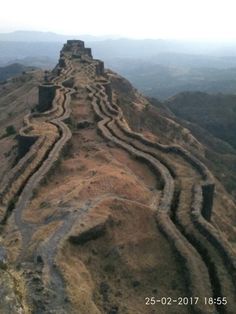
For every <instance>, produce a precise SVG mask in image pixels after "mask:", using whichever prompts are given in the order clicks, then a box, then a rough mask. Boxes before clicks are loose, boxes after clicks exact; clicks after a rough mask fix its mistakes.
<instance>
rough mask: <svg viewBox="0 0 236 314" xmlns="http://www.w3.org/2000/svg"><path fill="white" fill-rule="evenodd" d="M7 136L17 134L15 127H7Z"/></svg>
mask: <svg viewBox="0 0 236 314" xmlns="http://www.w3.org/2000/svg"><path fill="white" fill-rule="evenodd" d="M5 131H6V135H7V136H10V135H13V134H16V129H15V127H14V126H13V125H8V126H7V127H6V130H5Z"/></svg>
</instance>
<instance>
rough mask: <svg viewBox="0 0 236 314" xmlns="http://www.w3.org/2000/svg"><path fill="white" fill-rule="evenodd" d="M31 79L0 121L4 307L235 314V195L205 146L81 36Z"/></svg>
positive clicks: (0, 308) (81, 313)
mask: <svg viewBox="0 0 236 314" xmlns="http://www.w3.org/2000/svg"><path fill="white" fill-rule="evenodd" d="M40 79H41V82H40V86H39V98H38V102H37V104H36V103H35V98H34V97H35V89H34V88H35V87H36V85H37V84H38V83H39V82H38V80H40ZM29 82H30V83H31V84H32V85H33V86H34V87H32V88H33V90H31V92H32V96H31V97H32V98H30V99H29V101H27V102H26V103H22V104H21V107H20V105H19V106H17V110H15V108H14V107H13V105H12V107H11V110H10V109H9V110H10V111H9V112H10V113H11V112H13V113H14V118H12V119H10V116H9V117H7V118H4V119H5V120H4V119H3V121H4V122H3V127H2V134H3V137H2V138H1V144H2V147H4V149H5V151H4V152H3V155H2V157H1V158H2V159H1V168H2V169H1V171H2V175H3V179H2V180H1V184H0V196H1V199H0V201H1V203H0V206H1V211H0V220H1V236H0V272H1V276H0V291H1V299H0V313H6V314H8V313H9V314H10V313H11V314H12V313H38V314H39V313H40V314H41V313H59V314H62V313H69V314H70V313H72V314H77V313H78V314H85V313H86V314H87V313H89V314H90V313H91V314H95V313H96V314H98V313H108V314H150V313H153V314H154V313H158V314H159V313H166V314H167V313H168V314H169V313H181V314H182V313H183V314H184V313H186V314H187V313H202V314H205V313H234V311H235V308H236V285H235V282H236V280H235V279H236V264H235V258H236V254H235V252H236V242H235V235H236V226H235V223H234V222H235V220H236V214H235V213H236V212H235V204H234V203H233V201H232V200H231V198H230V197H229V195H228V194H227V193H226V192H225V190H224V188H223V187H222V185H221V184H220V183H219V182H218V181H217V180H216V179H215V177H214V176H213V175H212V173H211V172H210V171H209V170H208V168H207V167H206V166H205V164H204V162H202V161H204V158H205V157H206V156H205V153H206V151H205V146H204V144H203V143H201V142H200V141H199V140H197V139H196V138H195V137H194V136H193V135H192V133H191V132H190V131H189V130H188V129H187V128H186V127H183V126H181V125H180V124H179V123H178V122H177V121H175V120H174V119H172V118H171V116H168V117H167V116H166V115H162V114H161V113H160V112H159V111H158V110H157V109H156V108H155V107H154V106H152V105H151V104H150V103H149V101H148V100H147V99H145V98H144V97H143V96H142V95H140V93H138V92H137V91H136V90H135V89H134V88H133V87H132V86H131V85H130V83H129V82H127V81H126V80H124V79H123V78H122V77H120V76H119V75H117V74H116V73H113V72H111V71H107V70H104V65H103V62H102V61H100V60H96V59H93V58H92V55H91V50H90V49H89V48H85V47H84V43H83V42H81V41H71V40H70V41H68V42H67V43H66V44H65V45H64V47H63V49H62V51H61V53H60V59H59V62H58V64H57V66H56V67H55V69H54V70H53V71H52V72H51V73H49V74H48V75H47V77H45V78H44V81H43V80H42V75H41V77H40V75H39V74H37V75H36V74H34V75H32V78H31V79H30V80H29ZM29 82H25V83H24V84H21V85H20V86H19V91H20V89H22V90H21V92H20V96H19V97H23V95H26V94H27V93H29V92H28V90H27V84H29ZM16 92H17V88H15V87H14V86H12V87H11V88H10V87H9V90H7V91H6V90H5V91H1V95H0V97H1V101H2V100H4V99H11V97H12V96H11V95H14V93H16ZM12 93H13V94H12ZM29 94H30V93H29ZM27 95H28V94H27ZM30 95H31V94H30ZM4 97H5V98H4ZM14 97H15V96H14ZM15 101H16V104H17V102H18V100H15ZM12 102H14V100H13V99H12V100H8V103H9V104H12ZM1 103H2V102H1ZM20 108H21V109H20ZM29 109H33V110H31V112H30V113H29V112H28V113H27V112H26V111H27V110H29ZM23 116H24V118H23ZM8 118H9V120H7V119H8ZM8 125H13V126H14V127H15V131H16V132H17V136H16V137H15V135H16V134H14V135H9V134H5V133H4V132H5V131H4V130H5V127H6V126H8ZM11 131H12V129H10V133H11ZM8 133H9V129H8ZM13 133H14V132H13ZM4 134H5V135H4ZM7 152H10V153H7ZM184 296H186V297H188V299H187V303H188V304H186V305H178V304H177V303H178V302H181V299H178V298H180V297H184ZM147 297H148V298H150V297H155V299H156V300H158V299H159V300H161V298H162V301H160V302H158V301H156V304H155V305H146V304H145V302H147V299H145V298H147ZM167 297H169V298H170V299H168V300H167V299H165V298H167ZM191 297H199V301H198V302H195V299H191ZM205 297H206V298H214V300H217V297H218V303H221V301H222V300H224V299H223V298H226V300H227V304H226V305H220V304H204V300H205ZM165 300H166V301H167V302H170V303H171V305H164V304H161V303H164V302H165ZM173 300H176V301H173ZM210 300H211V299H210ZM212 300H213V299H212ZM185 303H186V300H185ZM191 303H193V304H191Z"/></svg>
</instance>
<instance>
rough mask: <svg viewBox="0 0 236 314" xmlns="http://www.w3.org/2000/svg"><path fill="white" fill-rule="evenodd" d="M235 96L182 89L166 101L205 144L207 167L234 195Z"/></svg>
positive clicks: (235, 153) (178, 117)
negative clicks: (182, 91) (183, 90)
mask: <svg viewBox="0 0 236 314" xmlns="http://www.w3.org/2000/svg"><path fill="white" fill-rule="evenodd" d="M235 101H236V97H235V96H234V95H223V94H217V95H209V94H205V93H200V92H198V93H181V94H178V95H176V96H175V97H173V98H170V99H169V100H168V101H167V102H165V105H166V106H167V107H168V108H169V109H170V110H171V111H172V112H173V113H174V114H175V117H173V118H174V119H177V120H178V119H179V121H180V123H181V124H182V125H185V126H187V127H188V128H189V129H190V130H191V131H192V133H193V134H194V135H195V136H196V137H197V138H198V139H199V140H200V141H201V142H202V143H203V144H204V146H205V150H206V156H207V160H206V162H207V163H208V165H209V167H211V169H212V171H213V172H214V174H215V175H216V176H217V178H218V179H219V180H220V181H221V182H223V184H224V185H225V187H226V188H227V190H228V191H229V192H230V193H231V194H232V195H233V196H234V197H235V196H236V184H235V182H236V176H235V173H236V172H235V169H236V141H235V132H236V122H235V121H236V102H235Z"/></svg>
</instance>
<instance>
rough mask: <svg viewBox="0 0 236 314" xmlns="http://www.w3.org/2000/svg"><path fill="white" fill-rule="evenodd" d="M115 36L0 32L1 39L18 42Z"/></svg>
mask: <svg viewBox="0 0 236 314" xmlns="http://www.w3.org/2000/svg"><path fill="white" fill-rule="evenodd" d="M107 38H115V37H114V36H91V35H62V34H56V33H53V32H38V31H15V32H11V33H0V41H17V42H19V41H20V42H60V43H61V42H66V40H67V39H81V40H84V41H93V40H104V39H107Z"/></svg>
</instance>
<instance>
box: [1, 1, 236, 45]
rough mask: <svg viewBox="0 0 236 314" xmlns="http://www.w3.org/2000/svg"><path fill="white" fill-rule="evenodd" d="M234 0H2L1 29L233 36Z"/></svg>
mask: <svg viewBox="0 0 236 314" xmlns="http://www.w3.org/2000/svg"><path fill="white" fill-rule="evenodd" d="M235 10H236V0H116V1H112V0H68V1H66V0H64V1H59V0H57V1H56V0H38V1H34V0H5V1H2V2H1V11H0V32H8V31H14V30H40V31H52V32H57V33H62V34H67V35H70V34H71V35H76V34H91V35H107V34H113V35H119V36H125V37H133V38H177V39H179V38H181V39H182V38H188V39H189V38H191V39H210V38H211V39H213V40H215V39H219V40H222V39H225V40H228V39H235V38H236V18H235Z"/></svg>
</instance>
